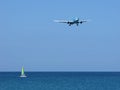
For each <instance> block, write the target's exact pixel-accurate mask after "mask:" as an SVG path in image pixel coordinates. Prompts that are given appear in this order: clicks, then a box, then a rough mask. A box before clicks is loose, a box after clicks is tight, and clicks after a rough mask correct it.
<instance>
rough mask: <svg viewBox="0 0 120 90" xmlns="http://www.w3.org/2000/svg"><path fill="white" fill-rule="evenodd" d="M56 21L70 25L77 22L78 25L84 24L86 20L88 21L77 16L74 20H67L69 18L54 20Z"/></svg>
mask: <svg viewBox="0 0 120 90" xmlns="http://www.w3.org/2000/svg"><path fill="white" fill-rule="evenodd" d="M54 21H55V22H58V23H67V24H68V25H69V26H71V25H73V24H76V25H77V26H78V25H79V24H83V23H84V22H87V20H81V21H80V20H79V18H76V19H74V20H72V21H67V20H54Z"/></svg>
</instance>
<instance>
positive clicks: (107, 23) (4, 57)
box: [0, 0, 120, 71]
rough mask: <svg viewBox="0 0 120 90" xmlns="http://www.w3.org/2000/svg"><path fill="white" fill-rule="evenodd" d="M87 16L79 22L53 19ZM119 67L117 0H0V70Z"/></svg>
mask: <svg viewBox="0 0 120 90" xmlns="http://www.w3.org/2000/svg"><path fill="white" fill-rule="evenodd" d="M74 17H79V18H80V19H91V21H90V22H87V23H84V24H83V25H79V27H77V26H76V25H73V26H71V27H69V26H68V25H67V24H59V23H55V22H53V20H55V19H67V20H69V19H73V18H74ZM22 66H24V67H25V70H26V71H120V0H100V1H97V0H0V71H20V70H21V67H22Z"/></svg>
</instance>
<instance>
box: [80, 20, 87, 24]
mask: <svg viewBox="0 0 120 90" xmlns="http://www.w3.org/2000/svg"><path fill="white" fill-rule="evenodd" d="M84 22H87V21H86V20H81V21H79V23H80V24H82V23H84Z"/></svg>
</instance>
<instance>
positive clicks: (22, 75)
mask: <svg viewBox="0 0 120 90" xmlns="http://www.w3.org/2000/svg"><path fill="white" fill-rule="evenodd" d="M20 77H27V76H26V75H25V73H24V67H22V70H21V76H20Z"/></svg>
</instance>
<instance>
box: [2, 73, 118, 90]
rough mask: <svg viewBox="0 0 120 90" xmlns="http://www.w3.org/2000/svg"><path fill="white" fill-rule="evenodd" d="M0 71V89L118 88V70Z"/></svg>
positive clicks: (107, 89)
mask: <svg viewBox="0 0 120 90" xmlns="http://www.w3.org/2000/svg"><path fill="white" fill-rule="evenodd" d="M26 75H27V76H28V77H27V78H20V77H19V76H20V72H1V73H0V90H120V73H118V72H26Z"/></svg>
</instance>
